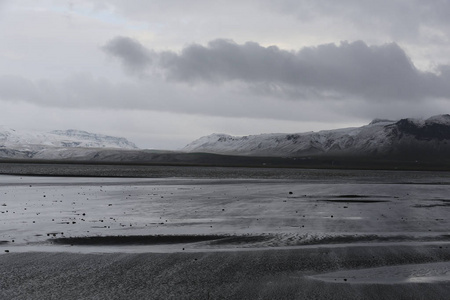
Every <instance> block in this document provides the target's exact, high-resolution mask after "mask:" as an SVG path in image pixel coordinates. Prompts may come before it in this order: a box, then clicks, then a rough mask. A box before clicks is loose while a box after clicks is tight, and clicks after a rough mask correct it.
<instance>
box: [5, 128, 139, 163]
mask: <svg viewBox="0 0 450 300" xmlns="http://www.w3.org/2000/svg"><path fill="white" fill-rule="evenodd" d="M83 148H85V149H90V150H92V149H127V150H132V149H134V150H137V149H138V147H137V146H136V145H135V144H134V143H132V142H130V141H128V140H127V139H125V138H122V137H114V136H108V135H103V134H96V133H90V132H87V131H80V130H74V129H69V130H54V131H51V132H35V131H24V130H15V129H12V128H8V127H5V126H0V158H37V159H39V158H58V153H62V152H65V153H68V152H70V151H68V149H69V150H70V149H78V151H76V152H77V153H81V152H80V151H79V150H80V149H83ZM78 155H81V154H78ZM69 156H70V155H69Z"/></svg>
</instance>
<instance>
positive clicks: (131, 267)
mask: <svg viewBox="0 0 450 300" xmlns="http://www.w3.org/2000/svg"><path fill="white" fill-rule="evenodd" d="M449 249H450V245H449V244H443V245H439V244H434V245H424V246H407V245H403V246H389V247H386V246H359V247H336V248H333V247H332V248H321V247H317V248H309V249H289V250H283V249H278V250H264V251H261V250H257V251H231V252H220V251H219V252H217V251H216V252H199V253H192V252H191V253H182V251H180V252H178V253H170V254H164V253H162V254H161V253H159V254H158V253H141V254H124V253H117V254H74V253H19V254H14V253H8V254H3V255H0V277H1V287H0V298H1V299H448V295H449V294H450V285H449V284H448V279H449V278H448V277H449V273H450V262H449V261H450V251H449ZM442 261H446V263H445V264H444V268H446V270H447V274H446V275H445V274H444V276H447V277H446V279H447V281H445V280H444V281H437V282H434V281H431V282H428V281H427V279H426V278H423V282H408V277H407V276H405V277H403V280H404V282H401V283H399V282H393V283H384V284H380V283H376V280H377V278H373V281H374V282H370V278H366V281H367V282H365V283H352V281H356V279H357V277H352V276H349V277H348V278H335V282H325V281H321V280H318V279H314V278H313V277H311V276H314V275H317V274H324V273H329V272H334V271H338V270H347V269H353V270H358V269H362V268H376V267H380V266H396V265H397V266H399V265H408V264H423V265H424V266H425V267H426V266H427V264H429V263H433V262H442ZM441 275H442V274H441Z"/></svg>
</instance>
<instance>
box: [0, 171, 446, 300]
mask: <svg viewBox="0 0 450 300" xmlns="http://www.w3.org/2000/svg"><path fill="white" fill-rule="evenodd" d="M60 167H61V166H52V168H54V169H55V170H56V171H55V172H59V173H61V172H68V170H69V169H70V168H67V169H66V170H59V169H58V168H60ZM114 167H115V166H111V167H105V166H97V167H92V169H89V170H87V169H83V166H71V168H73V170H76V172H77V173H76V176H77V177H71V175H74V174H73V173H70V172H69V173H68V174H64V175H65V176H64V177H61V176H48V175H55V174H52V173H51V172H48V169H47V176H42V175H45V174H40V175H41V176H27V175H26V174H27V172H25V171H26V170H27V169H26V166H24V168H25V169H24V170H25V171H22V172H20V174H17V175H14V176H13V175H0V196H1V198H0V199H1V200H0V251H1V253H0V276H1V277H0V278H1V280H0V298H5V299H43V298H46V299H52V298H53V299H61V298H64V299H123V298H128V299H380V298H382V299H402V298H403V299H446V297H447V296H448V295H449V294H450V221H449V220H448V215H449V210H450V174H449V173H447V172H405V171H367V170H366V171H351V170H301V169H268V168H267V169H265V168H207V167H203V168H194V167H178V168H177V167H167V168H166V169H164V168H165V167H162V166H161V167H147V169H143V168H139V167H136V166H134V167H133V166H131V167H126V168H127V169H126V171H124V169H123V168H125V167H116V168H114ZM33 168H36V166H33ZM46 168H48V166H46ZM96 168H97V169H96ZM101 168H104V169H101ZM105 168H106V169H107V170H106V171H105ZM132 168H136V172H135V174H139V177H137V176H134V178H131V177H129V176H128V177H127V178H123V176H121V175H123V174H124V173H127V172H129V173H130V174H132ZM152 168H153V169H152ZM121 171H122V173H121ZM89 172H91V173H92V172H94V173H95V172H98V173H99V174H103V176H104V177H102V176H101V175H99V174H97V175H94V176H96V177H83V176H82V175H83V174H85V175H89V176H93V175H92V174H91V173H89ZM48 173H50V174H48ZM57 175H61V174H57ZM114 176H116V177H114Z"/></svg>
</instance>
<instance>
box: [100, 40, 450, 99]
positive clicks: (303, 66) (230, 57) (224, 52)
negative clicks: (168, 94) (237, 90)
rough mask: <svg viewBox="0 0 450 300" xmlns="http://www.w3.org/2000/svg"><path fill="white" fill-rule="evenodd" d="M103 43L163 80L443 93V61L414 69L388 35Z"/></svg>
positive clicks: (336, 94) (323, 91) (374, 94)
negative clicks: (284, 42)
mask: <svg viewBox="0 0 450 300" xmlns="http://www.w3.org/2000/svg"><path fill="white" fill-rule="evenodd" d="M111 43H113V44H114V45H115V46H116V47H117V48H120V49H121V48H122V47H125V46H126V47H129V48H130V49H128V51H123V52H119V51H118V52H115V53H116V56H117V57H118V58H119V59H120V60H121V61H122V63H123V64H124V65H125V66H126V67H127V69H133V70H135V71H141V72H142V71H144V70H149V69H150V70H158V72H161V73H162V74H163V75H164V76H165V78H166V79H167V80H169V81H177V82H186V83H189V84H196V83H207V84H221V83H223V82H240V83H244V84H247V85H248V88H249V89H250V90H253V91H254V92H256V93H259V94H271V95H278V96H283V97H287V98H295V99H299V98H300V99H303V100H312V99H333V98H337V99H343V98H345V97H353V98H355V97H356V98H360V99H363V100H375V101H386V100H389V101H399V100H424V99H428V98H440V97H443V98H450V84H449V83H450V82H449V76H448V73H449V72H448V71H447V70H448V66H440V67H439V70H441V71H440V72H438V73H431V72H424V71H421V70H419V69H417V68H416V67H415V66H414V64H413V63H412V61H411V59H410V58H409V57H408V56H407V55H406V53H405V51H404V50H403V49H402V48H401V47H400V46H399V45H397V44H396V43H388V44H383V45H380V46H369V45H367V44H366V43H364V42H363V41H356V42H352V43H349V42H341V43H340V44H339V45H335V44H324V45H320V46H316V47H304V48H302V49H300V50H298V51H287V50H282V49H279V48H278V47H276V46H269V47H263V46H261V45H259V44H258V43H255V42H247V43H245V44H237V43H234V42H233V41H230V40H222V39H218V40H214V41H211V42H209V43H208V45H207V46H202V45H198V44H193V45H189V46H187V47H185V48H183V49H182V51H181V52H180V53H176V52H173V51H163V52H155V51H153V50H149V49H146V48H145V47H144V46H143V45H142V44H140V43H139V42H138V41H136V40H132V41H130V40H129V39H124V38H116V39H114V40H113V41H111V42H109V43H108V44H107V45H110V44H111ZM129 53H140V54H142V56H143V57H142V58H141V59H140V61H142V65H139V66H137V65H136V63H137V61H138V60H133V59H130V54H129ZM150 53H151V54H150ZM151 56H152V57H153V58H152V59H151ZM150 62H152V63H150Z"/></svg>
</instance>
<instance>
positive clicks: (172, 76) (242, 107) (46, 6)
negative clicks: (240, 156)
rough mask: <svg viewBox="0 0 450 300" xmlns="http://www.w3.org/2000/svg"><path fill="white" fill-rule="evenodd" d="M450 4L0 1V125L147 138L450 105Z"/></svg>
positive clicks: (184, 137)
mask: <svg viewBox="0 0 450 300" xmlns="http://www.w3.org/2000/svg"><path fill="white" fill-rule="evenodd" d="M449 15H450V1H441V0H429V1H422V0H407V1H406V0H373V1H372V0H340V1H335V0H277V1H275V0H274V1H271V0H258V1H257V0H239V1H230V0H228V1H222V0H216V1H208V0H190V1H186V0H148V1H137V0H123V1H119V0H97V1H96V0H92V1H88V0H86V1H85V0H76V1H64V0H53V1H52V0H47V1H39V0H0V41H1V42H0V125H4V126H7V127H11V128H15V129H27V130H39V131H49V130H54V129H80V130H86V131H90V132H95V133H103V134H108V135H116V136H122V137H126V138H128V139H129V140H131V141H133V142H135V143H136V144H137V145H138V146H139V147H141V148H156V149H178V148H181V147H183V146H184V145H185V144H187V143H188V142H190V141H192V140H194V139H196V138H199V137H201V136H204V135H208V134H211V133H228V134H232V135H248V134H259V133H275V132H286V133H295V132H305V131H318V130H323V129H333V128H340V127H350V126H361V125H364V124H367V123H369V122H370V121H371V120H372V119H374V118H388V119H400V118H405V117H417V118H427V117H430V116H432V115H436V114H443V113H450V55H448V54H449V53H450V18H449V17H448V16H449Z"/></svg>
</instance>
